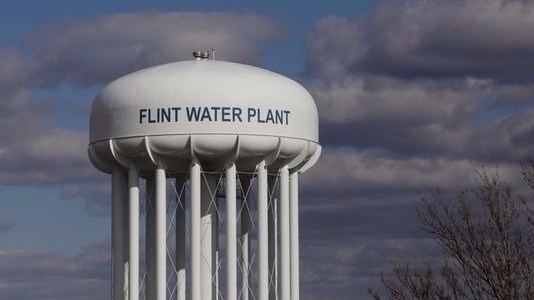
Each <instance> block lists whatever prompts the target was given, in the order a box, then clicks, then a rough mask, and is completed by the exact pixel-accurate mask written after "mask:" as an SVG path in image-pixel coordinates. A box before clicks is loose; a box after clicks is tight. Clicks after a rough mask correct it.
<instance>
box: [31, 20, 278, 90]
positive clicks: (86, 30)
mask: <svg viewBox="0 0 534 300" xmlns="http://www.w3.org/2000/svg"><path fill="white" fill-rule="evenodd" d="M281 33H282V28H281V26H280V25H278V24H277V23H275V22H274V21H273V20H271V19H269V18H266V17H263V16H260V15H256V14H252V13H244V14H238V13H225V12H212V13H204V12H151V13H124V14H115V15H108V16H104V17H101V18H97V19H91V20H86V21H79V22H73V23H71V24H61V25H58V26H55V27H50V28H47V29H45V30H44V32H43V33H39V34H38V35H37V36H35V37H33V38H32V39H31V42H30V44H31V45H32V46H33V47H34V48H35V50H36V53H37V54H36V59H37V60H38V61H39V65H40V68H41V74H40V75H42V77H43V78H44V80H45V82H48V83H57V82H63V81H71V82H74V83H76V84H81V85H86V84H89V85H90V84H102V83H107V82H109V81H111V80H113V79H115V78H117V77H119V76H121V75H125V74H127V73H130V72H133V71H136V70H139V69H142V68H146V67H149V66H153V65H157V64H161V63H166V62H174V61H179V60H184V59H190V58H191V53H192V51H195V50H210V49H211V47H215V50H216V58H220V59H225V60H230V61H237V62H251V61H254V60H256V58H257V56H258V55H259V54H260V52H261V51H260V47H261V45H263V44H264V43H265V42H266V41H268V40H271V39H273V38H276V37H278V36H280V34H281Z"/></svg>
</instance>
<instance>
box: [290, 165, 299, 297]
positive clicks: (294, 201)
mask: <svg viewBox="0 0 534 300" xmlns="http://www.w3.org/2000/svg"><path fill="white" fill-rule="evenodd" d="M289 211H290V222H291V225H290V227H291V228H290V230H291V300H299V297H300V287H299V174H298V172H294V173H292V174H291V177H290V178H289Z"/></svg>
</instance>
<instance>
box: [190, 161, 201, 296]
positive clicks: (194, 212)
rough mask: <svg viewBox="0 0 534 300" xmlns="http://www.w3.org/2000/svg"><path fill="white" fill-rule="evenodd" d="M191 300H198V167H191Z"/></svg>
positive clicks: (199, 258)
mask: <svg viewBox="0 0 534 300" xmlns="http://www.w3.org/2000/svg"><path fill="white" fill-rule="evenodd" d="M190 176H191V299H192V300H200V297H201V276H200V267H201V264H200V260H201V257H200V242H201V241H200V182H201V175H200V165H199V164H197V163H193V164H192V165H191V172H190Z"/></svg>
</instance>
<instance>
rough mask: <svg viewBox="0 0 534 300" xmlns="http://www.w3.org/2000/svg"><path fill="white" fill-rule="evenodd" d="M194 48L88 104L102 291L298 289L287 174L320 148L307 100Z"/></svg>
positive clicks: (148, 295) (139, 294) (276, 80)
mask: <svg viewBox="0 0 534 300" xmlns="http://www.w3.org/2000/svg"><path fill="white" fill-rule="evenodd" d="M194 57H195V59H194V60H190V61H182V62H177V63H170V64H165V65H160V66H155V67H152V68H148V69H144V70H141V71H138V72H135V73H132V74H129V75H126V76H124V77H121V78H119V79H117V80H115V81H113V82H112V83H110V84H109V85H108V86H106V87H105V88H104V89H103V90H102V91H101V92H100V93H99V95H98V96H97V98H96V100H95V101H94V103H93V106H92V110H91V118H90V143H89V149H88V152H89V156H90V159H91V161H92V162H93V164H94V165H95V167H97V168H98V169H99V170H101V171H103V172H105V173H108V174H111V175H112V299H121V300H122V299H127V300H137V299H148V300H162V299H178V300H185V299H192V300H207V299H210V300H211V299H214V300H215V299H221V300H222V299H227V300H237V299H245V300H247V299H250V300H252V299H260V300H267V299H282V300H289V299H292V300H298V299H299V228H298V201H299V200H298V177H299V173H302V172H304V171H305V170H307V169H308V168H310V167H311V166H312V165H314V164H315V162H316V161H317V159H318V157H319V155H320V152H321V146H320V145H319V139H318V113H317V107H316V105H315V103H314V101H313V99H312V97H311V96H310V94H309V93H308V92H307V91H306V89H304V88H303V87H302V86H301V85H299V84H298V83H296V82H295V81H293V80H291V79H289V78H286V77H284V76H281V75H279V74H276V73H273V72H270V71H267V70H264V69H260V68H256V67H253V66H249V65H243V64H238V63H231V62H224V61H214V60H210V59H209V54H208V53H206V52H195V53H194ZM141 183H145V185H144V186H143V185H142V184H141ZM142 196H144V199H143V201H141V198H143V197H142ZM140 250H141V251H140ZM140 257H141V259H140Z"/></svg>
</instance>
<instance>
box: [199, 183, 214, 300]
mask: <svg viewBox="0 0 534 300" xmlns="http://www.w3.org/2000/svg"><path fill="white" fill-rule="evenodd" d="M200 181H201V184H200V186H201V192H200V206H201V207H200V210H201V219H200V239H201V242H200V249H201V250H200V253H201V256H200V261H201V262H200V270H201V271H200V274H201V275H200V276H201V285H202V288H201V295H202V296H201V299H202V300H211V299H214V298H215V297H213V296H214V295H215V294H214V291H215V282H216V280H215V268H216V262H214V258H215V241H214V238H213V231H214V230H215V228H216V227H215V224H214V223H215V221H217V219H216V215H215V214H216V210H215V198H214V196H215V193H216V190H215V187H216V184H215V183H216V182H215V179H214V177H213V176H212V175H209V174H203V175H202V176H201V179H200Z"/></svg>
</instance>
